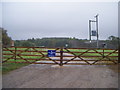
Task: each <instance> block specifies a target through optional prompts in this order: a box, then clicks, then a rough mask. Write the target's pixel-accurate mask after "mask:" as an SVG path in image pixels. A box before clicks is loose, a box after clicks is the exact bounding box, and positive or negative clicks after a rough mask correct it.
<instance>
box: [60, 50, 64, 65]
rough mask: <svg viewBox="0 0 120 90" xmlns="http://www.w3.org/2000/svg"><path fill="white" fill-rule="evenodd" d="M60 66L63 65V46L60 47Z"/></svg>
mask: <svg viewBox="0 0 120 90" xmlns="http://www.w3.org/2000/svg"><path fill="white" fill-rule="evenodd" d="M60 66H63V48H61V49H60Z"/></svg>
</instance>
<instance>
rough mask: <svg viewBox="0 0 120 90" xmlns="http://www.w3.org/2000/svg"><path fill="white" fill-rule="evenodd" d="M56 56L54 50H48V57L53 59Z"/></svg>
mask: <svg viewBox="0 0 120 90" xmlns="http://www.w3.org/2000/svg"><path fill="white" fill-rule="evenodd" d="M55 56H56V50H48V57H55Z"/></svg>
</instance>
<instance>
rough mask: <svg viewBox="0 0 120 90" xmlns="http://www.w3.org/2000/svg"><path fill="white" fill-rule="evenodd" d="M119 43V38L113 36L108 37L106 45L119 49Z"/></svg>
mask: <svg viewBox="0 0 120 90" xmlns="http://www.w3.org/2000/svg"><path fill="white" fill-rule="evenodd" d="M119 42H120V38H119V37H115V36H109V37H108V40H107V43H108V44H111V45H112V46H113V47H115V48H118V47H119Z"/></svg>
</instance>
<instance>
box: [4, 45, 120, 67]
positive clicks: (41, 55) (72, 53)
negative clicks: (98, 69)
mask: <svg viewBox="0 0 120 90" xmlns="http://www.w3.org/2000/svg"><path fill="white" fill-rule="evenodd" d="M48 50H55V51H56V55H55V56H52V57H49V56H48ZM2 62H3V63H5V62H10V63H34V64H58V65H60V66H62V65H111V64H118V50H117V49H116V50H114V49H100V48H99V49H98V48H46V47H4V48H3V61H2Z"/></svg>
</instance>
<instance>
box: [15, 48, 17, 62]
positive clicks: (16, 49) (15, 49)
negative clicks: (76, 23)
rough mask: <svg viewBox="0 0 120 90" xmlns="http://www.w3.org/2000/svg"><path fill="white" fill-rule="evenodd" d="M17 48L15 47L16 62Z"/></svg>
mask: <svg viewBox="0 0 120 90" xmlns="http://www.w3.org/2000/svg"><path fill="white" fill-rule="evenodd" d="M16 52H17V47H15V61H16V55H17V53H16Z"/></svg>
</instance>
